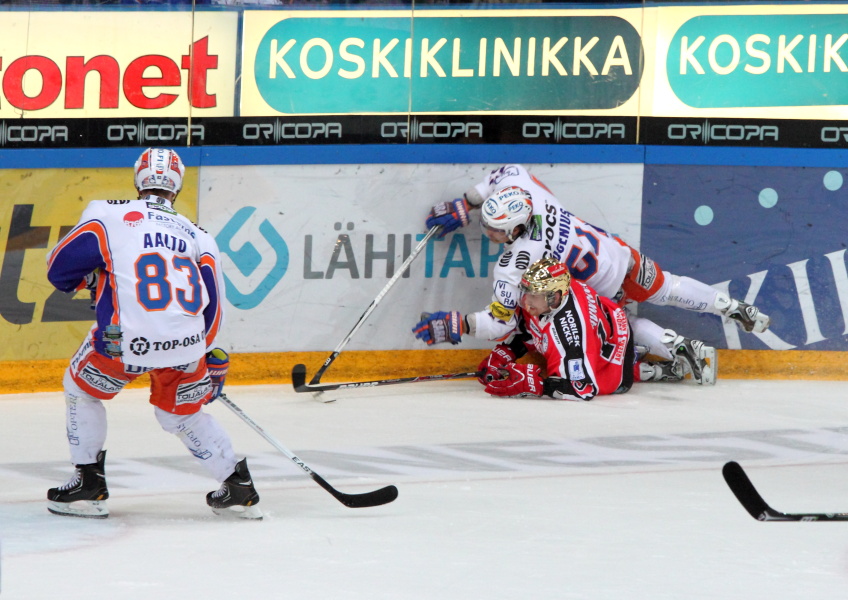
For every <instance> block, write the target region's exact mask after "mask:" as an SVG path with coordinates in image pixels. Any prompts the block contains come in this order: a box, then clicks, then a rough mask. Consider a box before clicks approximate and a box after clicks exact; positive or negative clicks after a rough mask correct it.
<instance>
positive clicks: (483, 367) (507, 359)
mask: <svg viewBox="0 0 848 600" xmlns="http://www.w3.org/2000/svg"><path fill="white" fill-rule="evenodd" d="M511 362H515V352H513V351H512V348H510V347H509V346H507V345H506V344H498V345H497V346H495V349H494V350H492V353H491V354H489V356H487V357H486V358H485V359H484V360H483V362H481V363H480V365H479V366H478V367H477V372H478V373H481V372H482V374H481V375H480V376H479V377H478V378H477V381H479V382H480V383H482V384H483V385H486V384H487V383H489V382H490V381H493V380H495V379H500V378H501V373H500V371H502V370H505V367H506V365H508V364H509V363H511Z"/></svg>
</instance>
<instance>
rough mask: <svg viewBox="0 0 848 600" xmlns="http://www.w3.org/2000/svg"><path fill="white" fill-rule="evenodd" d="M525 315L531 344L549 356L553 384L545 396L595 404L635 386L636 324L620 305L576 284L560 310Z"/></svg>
mask: <svg viewBox="0 0 848 600" xmlns="http://www.w3.org/2000/svg"><path fill="white" fill-rule="evenodd" d="M520 312H521V317H522V318H521V325H520V327H521V330H522V331H523V332H524V333H525V336H524V337H525V339H527V336H530V337H531V338H532V345H534V346H535V347H536V350H537V351H538V352H539V353H540V354H542V355H543V356H544V357H545V362H546V364H547V377H548V379H549V380H546V383H545V392H546V393H549V390H550V395H551V396H552V397H554V398H561V399H567V400H591V399H592V398H594V397H595V396H597V395H598V394H613V393H615V392H616V391H618V390H619V388H621V387H622V386H625V388H629V387H630V385H631V384H632V382H633V344H632V341H631V337H630V324H629V323H628V321H627V314H626V312H625V310H624V309H623V308H622V307H620V306H618V305H617V304H616V303H615V302H614V301H612V300H610V299H609V298H606V297H604V296H599V295H598V293H597V292H595V290H593V289H592V288H590V287H589V286H587V285H586V284H584V283H581V282H579V281H575V280H572V281H571V289H570V290H569V293H568V295H567V296H565V297H564V298H563V301H562V304H560V306H559V308H556V309H554V310H552V311H551V312H549V313H547V314H544V315H542V316H541V317H540V318H536V317H533V316H531V315H529V314H527V312H526V311H524V310H521V311H520ZM530 343H531V341H530V340H527V345H530ZM628 350H629V351H628ZM550 378H553V379H552V380H551V379H550ZM622 391H625V390H622Z"/></svg>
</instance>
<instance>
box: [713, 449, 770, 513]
mask: <svg viewBox="0 0 848 600" xmlns="http://www.w3.org/2000/svg"><path fill="white" fill-rule="evenodd" d="M721 474H722V475H724V480H725V481H726V482H727V485H728V486H729V487H730V491H731V492H733V495H734V496H736V499H737V500H739V503H740V504H741V505H742V506H743V507H744V508H745V510H747V511H748V513H749V514H750V515H751V516H752V517H754V518H755V519H757V520H758V521H771V520H779V515H778V513H777V512H776V511H774V510H772V509H771V507H769V505H768V504H766V501H765V500H763V497H762V496H760V493H759V492H758V491H757V488H755V487H754V484H753V483H751V480H750V479H748V475H747V474H746V473H745V471H744V469H742V465H740V464H739V463H737V462H735V461H730V462H729V463H727V464H725V465H724V467H723V468H722V470H721ZM772 515H774V517H776V518H772Z"/></svg>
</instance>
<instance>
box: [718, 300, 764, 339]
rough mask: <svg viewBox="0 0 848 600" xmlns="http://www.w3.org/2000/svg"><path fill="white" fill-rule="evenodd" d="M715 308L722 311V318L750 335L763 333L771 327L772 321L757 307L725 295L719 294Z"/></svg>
mask: <svg viewBox="0 0 848 600" xmlns="http://www.w3.org/2000/svg"><path fill="white" fill-rule="evenodd" d="M715 307H716V308H717V309H719V311H721V314H722V316H724V317H725V318H727V319H730V320H732V321H735V322H736V324H737V325H738V326H739V327H740V328H741V329H742V330H743V331H747V332H748V333H752V332H753V333H763V332H764V331H766V330H767V329H768V328H769V325H771V319H770V318H769V316H768V315H767V314H765V313H763V312H760V309H758V308H757V307H756V306H752V305H750V304H747V303H746V302H742V301H741V300H734V299H732V298H730V297H729V296H727V295H725V294H718V296H716V299H715Z"/></svg>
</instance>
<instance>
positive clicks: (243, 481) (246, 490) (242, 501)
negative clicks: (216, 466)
mask: <svg viewBox="0 0 848 600" xmlns="http://www.w3.org/2000/svg"><path fill="white" fill-rule="evenodd" d="M258 503H259V494H257V493H256V488H255V487H253V479H252V478H251V477H250V471H248V470H247V459H246V458H243V459H241V460H240V461H239V462H237V463H236V469H235V471H233V474H232V475H230V476H229V477H227V478H226V479H225V480H224V483H222V484H221V487H220V489H218V490H217V491H214V492H209V493H208V494H206V504H208V505H209V506H211V507H212V512H214V513H215V514H216V515H222V516H234V517H238V518H240V519H261V518H262V511H261V510H259V507H258V506H256V504H258Z"/></svg>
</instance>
